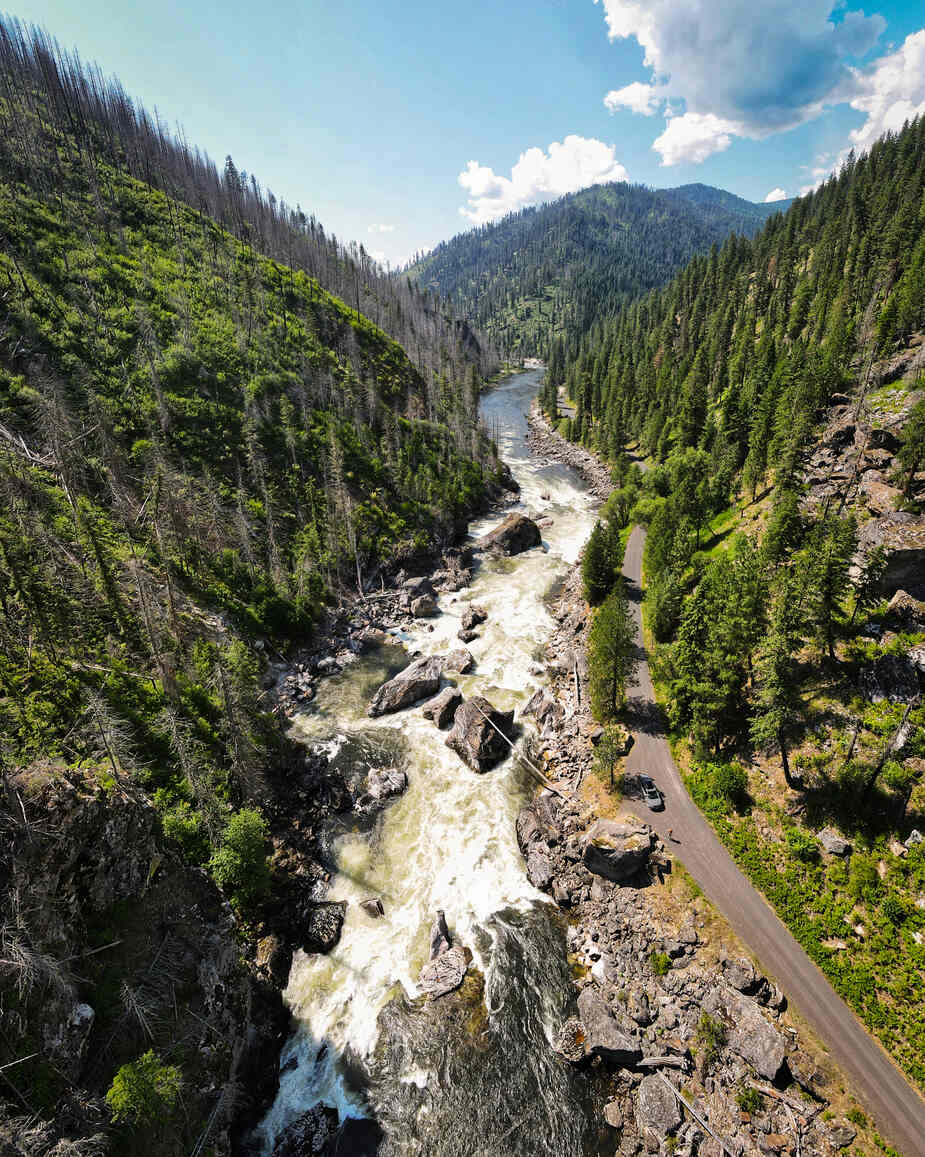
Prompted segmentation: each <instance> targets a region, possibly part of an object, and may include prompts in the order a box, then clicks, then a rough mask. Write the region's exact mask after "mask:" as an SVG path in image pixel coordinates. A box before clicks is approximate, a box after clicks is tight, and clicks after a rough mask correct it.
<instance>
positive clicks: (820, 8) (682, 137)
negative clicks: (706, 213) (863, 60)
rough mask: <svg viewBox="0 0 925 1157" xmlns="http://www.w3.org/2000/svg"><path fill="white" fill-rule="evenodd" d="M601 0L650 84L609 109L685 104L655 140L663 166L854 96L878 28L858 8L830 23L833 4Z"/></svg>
mask: <svg viewBox="0 0 925 1157" xmlns="http://www.w3.org/2000/svg"><path fill="white" fill-rule="evenodd" d="M594 2H595V3H598V2H599V0H594ZM600 3H602V5H603V9H604V15H605V19H606V22H607V29H608V34H609V36H610V39H611V40H618V39H627V38H629V37H635V39H636V40H637V41H638V42H639V44H640V45H641V47H642V48H643V50H644V53H645V57H644V64H645V66H646V67H647V68H648V69H650V70H651V72H652V80H653V82H654V83H653V84H652V85H644V84H639V82H636V83H637V84H638V89H637V88H636V87H635V86H634V85H627V86H626V87H625V88H623V89H617V90H615V91H614V92H611V93H608V94H607V96H606V97H605V98H604V100H605V104H606V105H607V107H608V108H610V109H611V110H613V109H614V108H616V107H629V108H633V109H634V111H643V112H646V113H649V112H651V111H652V110H651V102H652V100H653V99H654V98H655V96H656V94H658V99H659V100H664V99H670V100H672V101H683V102H684V104H683V107H684V110H685V111H684V115H683V116H679V117H675V118H672V119H671V120H670V121H669V123H668V126H667V127H666V129H665V132H664V133H662V134H661V136H659V137H658V138H657V140H656V141H655V143H654V146H653V147H654V148H655V149H656V150H657V151H659V152H660V153H661V154H662V163H663V164H665V165H672V164H677V163H679V162H681V161H698V160H703V159H704V158H705V157H707V156H709V155H710V154H711V153H713V152H717V151H718V150H720V149H723V148H728V146H729V144H730V143H731V139H732V137H733V136H740V137H751V138H753V139H761V138H763V137H766V136H769V135H770V134H771V133H775V132H782V131H784V130H786V129H791V128H795V127H796V126H797V125H800V124H803V123H804V122H805V121H808V120H810V119H812V118H813V117H815V116H818V114H819V113H820V112H821V111H822V110H823V109H824V108H825V107H826V106H828V105H831V104H835V103H842V102H844V101H846V100H850V99H852V97H853V96H854V94H855V92H856V90H857V85H858V80H857V74H856V73H855V72H854V71H853V70H852V69H851V67H850V61H851V60H852V59H857V58H859V57H862V56H864V55H865V54H866V53H867V52H868V51H870V49H871V48H872V47H873V46H874V44H875V43H876V40H877V38H878V37H879V35H880V34H881V32H882V31H883V29H884V27H885V22H884V20H883V18H882V17H881V16H879V15H874V16H865V15H864V13H863V12H856V11H855V12H843V13H842V14H841V19H840V20H839V21H838V23H834V22H833V21H832V20H831V19H830V17H831V15H832V12H833V10H834V9H839V8H841V7H842V3H841V2H840V0H764V3H762V4H754V3H747V2H746V0H684V2H683V3H682V2H679V0H600ZM629 89H632V92H631V93H630V92H628V91H627V90H629ZM646 89H648V90H649V98H648V100H647V101H646V102H645V104H643V98H644V96H645V93H644V91H642V90H646ZM621 94H622V97H621ZM631 101H634V102H637V103H638V104H639V105H640V106H641V107H640V108H639V109H638V110H637V109H636V108H635V105H634V104H633V103H631ZM690 117H695V118H697V119H687V118H690ZM709 118H712V119H709Z"/></svg>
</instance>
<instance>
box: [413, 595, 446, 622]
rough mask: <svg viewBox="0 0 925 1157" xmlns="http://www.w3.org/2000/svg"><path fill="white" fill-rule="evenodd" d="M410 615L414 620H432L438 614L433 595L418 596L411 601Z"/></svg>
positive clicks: (438, 609)
mask: <svg viewBox="0 0 925 1157" xmlns="http://www.w3.org/2000/svg"><path fill="white" fill-rule="evenodd" d="M411 613H412V615H414V617H415V618H416V619H433V618H436V616H437V615H439V614H440V608H439V607H438V606H437V600H436V599H435V598H434V597H433V595H420V596H419V597H418V598H416V599H412V600H411Z"/></svg>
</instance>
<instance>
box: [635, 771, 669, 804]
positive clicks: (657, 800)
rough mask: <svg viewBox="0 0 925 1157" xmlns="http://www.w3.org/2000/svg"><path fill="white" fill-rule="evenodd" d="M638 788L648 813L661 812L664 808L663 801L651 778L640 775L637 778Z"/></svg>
mask: <svg viewBox="0 0 925 1157" xmlns="http://www.w3.org/2000/svg"><path fill="white" fill-rule="evenodd" d="M639 787H640V790H641V791H642V799H643V802H644V803H645V805H646V807H647V808H649V810H650V811H654V812H657V811H661V810H662V808H663V807H664V806H665V801H664V799H663V798H662V793H661V792H660V791H659V790H658V788H657V787H656V786H655V781H654V780H653V779H652V777H651V776H648V775H641V776H640V777H639Z"/></svg>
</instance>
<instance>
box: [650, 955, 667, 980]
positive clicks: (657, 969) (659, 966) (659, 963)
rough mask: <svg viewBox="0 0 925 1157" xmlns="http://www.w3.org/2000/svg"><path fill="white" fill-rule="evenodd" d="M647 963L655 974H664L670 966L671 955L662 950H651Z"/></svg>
mask: <svg viewBox="0 0 925 1157" xmlns="http://www.w3.org/2000/svg"><path fill="white" fill-rule="evenodd" d="M649 964H650V966H651V968H652V971H653V972H654V973H655V975H656V976H666V975H667V974H668V971H669V970H670V968H671V957H670V956H668V955H667V954H666V953H664V952H653V953H652V954H651V956H650V957H649Z"/></svg>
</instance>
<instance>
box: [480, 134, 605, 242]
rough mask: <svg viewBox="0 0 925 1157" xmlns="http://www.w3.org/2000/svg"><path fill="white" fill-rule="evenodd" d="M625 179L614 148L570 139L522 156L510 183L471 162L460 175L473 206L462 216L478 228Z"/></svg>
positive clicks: (512, 170)
mask: <svg viewBox="0 0 925 1157" xmlns="http://www.w3.org/2000/svg"><path fill="white" fill-rule="evenodd" d="M627 178H628V175H627V172H626V169H624V167H623V166H622V165H621V164H620V162H619V161H618V160H617V157H616V150H615V148H614V146H613V145H607V144H605V143H604V142H603V141H598V140H594V139H593V138H588V137H579V136H575V135H574V134H572V135H570V136H567V137H566V138H565V140H564V141H561V142H560V141H553V142H552V144H551V145H550V146H549V151H548V152H544V151H543V150H542V149H540V148H532V149H527V150H526V152H523V153H521V154H520V159H519V160H518V161H517V163H516V164H515V165H514V167H513V168H512V169H511V175H510V177H501V176H498V174H497V173H495V172H494V170H493V169H491V168H489V167H488V166H487V165H480V164H479V162H478V161H470V162H469V163H468V165H467V166H466V168H465V169H464V170H463V172H461V173H460V174H459V183H460V185H462V187H463V188H464V189H465V190H466V192H467V195H468V198H469V204H468V206H466V207H464V208H461V209H460V210H459V211H460V213H462V215H463V216H464V217H468V218H469V220H470V221H472V222H473V223H474V224H476V225H483V224H485V223H486V222H487V221H494V220H495V219H496V218H498V217H503V216H504V215H505V214H507V213H511V212H513V211H514V210H516V209H522V208H524V206H526V205H536V204H538V203H539V202H541V201H549V200H553V199H554V198H556V197H562V196H564V195H565V194H566V193H574V192H575V190H576V189H584V188H587V186H588V185H601V184H604V183H606V182H607V181H625V180H627Z"/></svg>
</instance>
